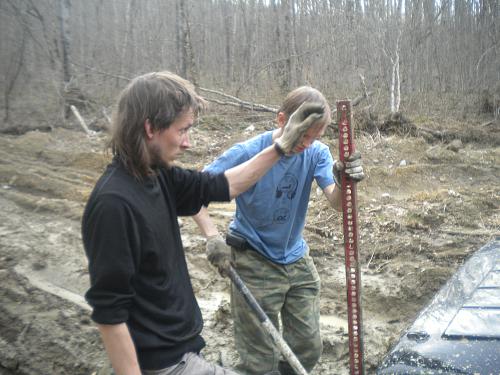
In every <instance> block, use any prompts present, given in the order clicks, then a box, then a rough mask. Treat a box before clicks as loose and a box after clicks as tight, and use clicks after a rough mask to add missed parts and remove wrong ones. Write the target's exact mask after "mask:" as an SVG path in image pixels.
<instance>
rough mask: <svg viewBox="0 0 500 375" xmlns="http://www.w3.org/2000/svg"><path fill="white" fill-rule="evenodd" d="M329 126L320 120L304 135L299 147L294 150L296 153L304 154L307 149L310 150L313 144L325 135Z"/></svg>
mask: <svg viewBox="0 0 500 375" xmlns="http://www.w3.org/2000/svg"><path fill="white" fill-rule="evenodd" d="M327 126H328V123H327V122H325V121H323V120H320V121H317V123H316V124H314V125H313V126H312V127H310V128H309V129H308V130H307V131H306V132H305V133H304V135H303V136H302V137H301V138H300V141H299V142H298V143H297V146H296V147H295V148H294V150H293V151H294V152H302V151H304V150H305V149H306V148H308V147H309V146H310V145H312V143H313V142H314V141H316V140H318V139H320V138H321V137H322V136H323V135H324V134H325V130H326V128H327Z"/></svg>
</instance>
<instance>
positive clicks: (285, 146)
mask: <svg viewBox="0 0 500 375" xmlns="http://www.w3.org/2000/svg"><path fill="white" fill-rule="evenodd" d="M324 112H325V107H324V105H323V104H321V103H307V102H306V103H302V104H301V105H300V107H299V108H297V109H296V110H295V112H293V113H292V115H291V116H290V118H289V119H288V122H287V124H286V125H285V127H284V129H283V134H282V135H281V136H280V137H279V138H277V139H276V140H275V141H274V143H275V144H276V145H277V146H278V148H279V149H280V150H281V151H279V152H282V153H283V154H285V155H290V154H291V153H292V151H293V149H294V147H295V146H297V144H298V143H299V141H300V139H301V138H302V136H303V135H304V133H305V132H306V131H307V130H308V129H309V128H310V127H311V126H312V125H313V124H314V123H315V122H316V121H318V120H319V119H321V117H323V114H324Z"/></svg>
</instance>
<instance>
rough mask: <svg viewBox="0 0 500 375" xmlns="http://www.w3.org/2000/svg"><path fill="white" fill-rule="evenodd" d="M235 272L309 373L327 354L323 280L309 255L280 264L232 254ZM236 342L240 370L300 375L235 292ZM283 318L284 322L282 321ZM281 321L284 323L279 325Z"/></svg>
mask: <svg viewBox="0 0 500 375" xmlns="http://www.w3.org/2000/svg"><path fill="white" fill-rule="evenodd" d="M232 257H233V262H234V265H235V269H236V271H237V272H238V274H239V275H240V277H241V278H242V280H243V282H244V283H245V284H246V286H247V287H248V289H250V291H251V292H252V294H253V296H254V297H255V299H256V300H257V302H258V303H259V305H260V306H261V307H262V309H263V310H264V311H265V313H266V314H267V316H268V317H269V319H270V320H271V321H272V322H273V324H274V326H275V327H276V328H277V329H280V328H281V330H282V334H283V338H284V339H285V341H286V342H287V344H288V345H289V346H290V348H291V349H292V351H293V352H294V354H295V355H296V356H297V358H298V360H299V361H300V362H301V363H302V365H303V366H304V368H305V369H306V370H307V371H308V372H309V371H310V370H311V369H312V368H313V367H314V365H315V364H316V363H317V362H318V360H319V357H320V356H321V352H322V349H323V347H322V342H321V337H320V329H319V293H320V280H319V275H318V272H317V271H316V267H315V266H314V262H313V260H312V258H311V257H310V256H309V255H308V254H307V255H306V256H304V257H303V258H302V259H300V260H298V261H297V262H295V263H292V264H288V265H280V264H275V263H273V262H271V261H269V260H267V259H266V258H265V257H263V256H261V255H260V254H258V253H257V252H256V251H253V250H238V249H235V248H233V249H232ZM231 308H232V314H233V319H234V337H235V343H236V350H237V351H238V353H239V355H240V363H239V364H238V366H237V367H236V370H237V371H238V372H240V373H242V374H248V375H254V374H255V375H256V374H259V375H260V374H266V373H273V372H274V373H278V372H276V371H278V370H279V373H280V374H282V375H288V374H295V372H294V371H293V370H292V368H291V367H290V366H289V365H288V363H287V362H286V361H284V360H283V359H280V353H279V351H278V349H277V348H276V347H275V346H274V345H273V343H272V340H271V338H270V337H269V335H268V334H267V332H265V331H264V330H263V328H262V326H261V324H260V322H259V320H258V318H257V317H256V315H255V313H254V312H253V311H252V310H251V308H250V307H249V306H248V304H247V303H246V301H245V300H244V298H243V297H242V296H241V294H240V292H239V291H238V290H236V288H235V287H234V285H233V287H232V290H231ZM280 318H281V319H280ZM280 320H281V321H280Z"/></svg>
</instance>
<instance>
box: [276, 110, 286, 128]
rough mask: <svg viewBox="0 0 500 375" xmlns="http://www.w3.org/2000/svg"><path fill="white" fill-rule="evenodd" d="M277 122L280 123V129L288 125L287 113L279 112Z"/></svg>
mask: <svg viewBox="0 0 500 375" xmlns="http://www.w3.org/2000/svg"><path fill="white" fill-rule="evenodd" d="M276 121H277V122H278V128H283V127H284V126H285V125H286V123H287V117H286V115H285V112H278V115H277V116H276Z"/></svg>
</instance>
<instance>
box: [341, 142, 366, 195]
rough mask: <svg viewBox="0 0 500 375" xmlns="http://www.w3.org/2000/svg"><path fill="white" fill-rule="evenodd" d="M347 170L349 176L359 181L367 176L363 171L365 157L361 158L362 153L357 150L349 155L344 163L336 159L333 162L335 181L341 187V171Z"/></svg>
mask: <svg viewBox="0 0 500 375" xmlns="http://www.w3.org/2000/svg"><path fill="white" fill-rule="evenodd" d="M343 170H345V173H346V174H347V177H349V178H350V179H352V180H354V181H356V182H359V181H361V180H363V179H364V178H365V173H364V172H363V159H361V154H360V153H359V152H358V151H355V152H354V153H353V154H352V155H351V156H349V157H348V158H347V159H346V161H345V167H344V163H342V162H341V161H336V162H335V164H333V175H334V177H335V182H336V183H337V185H338V186H339V187H340V186H341V183H342V180H341V177H340V172H342V171H343Z"/></svg>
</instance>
